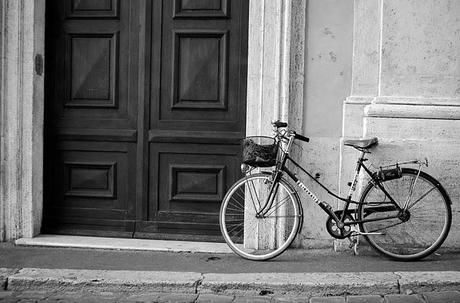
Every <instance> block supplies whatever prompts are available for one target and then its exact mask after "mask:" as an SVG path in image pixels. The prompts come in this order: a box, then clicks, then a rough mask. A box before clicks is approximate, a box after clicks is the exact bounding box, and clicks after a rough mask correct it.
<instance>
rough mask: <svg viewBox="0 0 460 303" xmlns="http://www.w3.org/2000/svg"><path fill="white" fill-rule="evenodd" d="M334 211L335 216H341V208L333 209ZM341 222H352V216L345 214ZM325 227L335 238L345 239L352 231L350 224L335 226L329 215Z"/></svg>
mask: <svg viewBox="0 0 460 303" xmlns="http://www.w3.org/2000/svg"><path fill="white" fill-rule="evenodd" d="M334 213H335V215H336V216H337V218H340V217H341V216H342V211H341V210H338V211H335V212H334ZM343 222H344V223H346V222H354V220H353V217H352V216H351V215H350V214H349V213H347V214H345V220H343ZM326 229H327V232H328V233H329V234H330V235H331V236H332V237H334V238H336V239H345V238H347V237H349V236H350V235H351V233H352V232H353V229H352V227H351V225H345V226H344V227H343V228H339V227H338V226H337V223H336V222H335V220H334V219H333V218H332V217H331V216H329V218H328V219H327V221H326Z"/></svg>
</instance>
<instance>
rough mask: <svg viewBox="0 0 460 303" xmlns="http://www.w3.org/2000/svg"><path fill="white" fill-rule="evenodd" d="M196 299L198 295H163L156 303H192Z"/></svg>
mask: <svg viewBox="0 0 460 303" xmlns="http://www.w3.org/2000/svg"><path fill="white" fill-rule="evenodd" d="M197 298H198V294H165V295H162V296H159V297H158V299H157V301H156V302H158V303H193V302H195V300H196V299H197Z"/></svg>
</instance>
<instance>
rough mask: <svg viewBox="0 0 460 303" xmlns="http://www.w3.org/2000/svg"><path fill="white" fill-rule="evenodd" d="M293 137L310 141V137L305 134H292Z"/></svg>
mask: <svg viewBox="0 0 460 303" xmlns="http://www.w3.org/2000/svg"><path fill="white" fill-rule="evenodd" d="M294 138H296V139H298V140H300V141H303V142H310V138H307V137H305V136H302V135H299V134H294Z"/></svg>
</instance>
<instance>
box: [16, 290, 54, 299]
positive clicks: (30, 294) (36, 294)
mask: <svg viewBox="0 0 460 303" xmlns="http://www.w3.org/2000/svg"><path fill="white" fill-rule="evenodd" d="M49 294H50V293H49V292H46V291H27V290H25V291H21V292H16V293H15V296H16V297H17V298H19V299H35V300H44V299H45V298H47V297H48V296H49Z"/></svg>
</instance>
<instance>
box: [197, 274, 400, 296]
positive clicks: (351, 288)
mask: <svg viewBox="0 0 460 303" xmlns="http://www.w3.org/2000/svg"><path fill="white" fill-rule="evenodd" d="M262 289H264V290H269V291H270V292H272V293H273V295H274V296H276V295H279V294H302V295H303V296H324V295H341V294H345V293H347V294H386V293H397V292H398V285H397V276H396V275H394V274H392V273H245V274H225V275H221V274H204V279H203V281H202V284H201V285H200V286H199V288H198V291H199V292H200V293H224V294H241V293H245V294H251V293H252V294H258V293H259V292H260V290H262Z"/></svg>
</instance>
